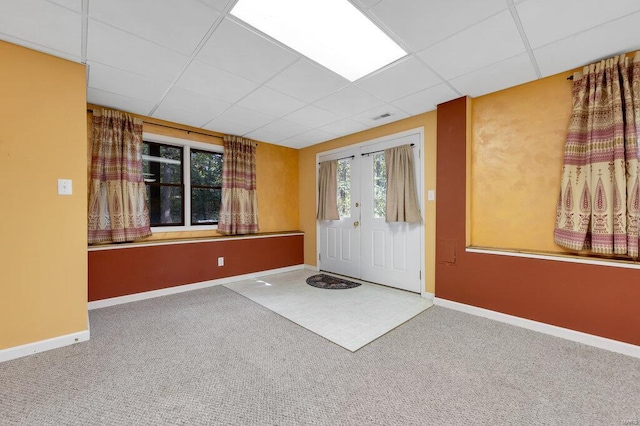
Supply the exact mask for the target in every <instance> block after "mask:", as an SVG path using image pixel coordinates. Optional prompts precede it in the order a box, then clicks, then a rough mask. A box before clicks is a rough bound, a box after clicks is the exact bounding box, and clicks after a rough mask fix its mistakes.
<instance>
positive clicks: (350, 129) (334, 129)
mask: <svg viewBox="0 0 640 426" xmlns="http://www.w3.org/2000/svg"><path fill="white" fill-rule="evenodd" d="M366 128H367V126H366V125H364V124H362V123H360V122H358V121H353V120H351V119H348V118H345V119H343V120H340V121H336V122H333V123H331V124H327V125H326V126H322V127H320V130H322V131H323V132H327V133H330V134H332V135H335V136H344V135H350V134H352V133H357V132H359V131H362V130H364V129H366Z"/></svg>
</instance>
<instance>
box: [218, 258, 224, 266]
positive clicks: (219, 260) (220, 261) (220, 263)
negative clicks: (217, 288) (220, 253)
mask: <svg viewBox="0 0 640 426" xmlns="http://www.w3.org/2000/svg"><path fill="white" fill-rule="evenodd" d="M218 266H224V257H219V258H218Z"/></svg>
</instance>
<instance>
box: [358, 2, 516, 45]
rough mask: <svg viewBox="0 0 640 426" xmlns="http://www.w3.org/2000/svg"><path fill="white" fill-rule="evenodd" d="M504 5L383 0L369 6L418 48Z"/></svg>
mask: <svg viewBox="0 0 640 426" xmlns="http://www.w3.org/2000/svg"><path fill="white" fill-rule="evenodd" d="M506 8H507V2H506V1H505V0H482V1H478V0H476V1H469V0H429V1H425V0H403V1H402V2H401V4H400V2H398V0H384V1H381V2H380V3H378V4H377V5H376V6H375V7H373V8H371V9H370V10H371V12H372V13H373V14H374V15H375V16H376V17H377V18H378V19H379V20H380V21H381V22H382V23H383V24H384V25H385V26H386V27H387V28H388V29H389V30H390V31H392V32H393V33H394V34H396V35H397V36H398V37H399V38H400V39H401V40H403V41H404V42H405V43H406V44H407V45H409V47H411V48H412V49H413V50H415V51H418V50H422V49H426V48H427V47H430V46H433V45H434V44H436V43H437V42H439V41H441V40H443V39H445V38H447V37H449V36H450V35H452V34H455V33H457V32H459V31H461V30H463V29H465V28H467V27H469V26H471V25H473V24H475V23H477V22H480V21H481V20H483V19H485V18H488V17H489V16H491V15H493V14H495V13H497V12H499V11H501V10H505V9H506Z"/></svg>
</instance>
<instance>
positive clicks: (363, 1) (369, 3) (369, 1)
mask: <svg viewBox="0 0 640 426" xmlns="http://www.w3.org/2000/svg"><path fill="white" fill-rule="evenodd" d="M381 1H382V0H355V2H356V3H359V4H360V5H361V6H362V7H366V8H370V7H373V6H375V5H376V4H378V3H380V2H381Z"/></svg>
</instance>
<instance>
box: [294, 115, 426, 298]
mask: <svg viewBox="0 0 640 426" xmlns="http://www.w3.org/2000/svg"><path fill="white" fill-rule="evenodd" d="M417 127H424V132H425V133H424V137H425V141H424V156H423V157H424V165H423V167H424V177H425V184H424V186H423V188H424V200H425V206H426V207H425V209H426V212H425V213H426V214H425V220H426V221H425V258H426V259H425V260H426V262H425V265H426V269H427V270H426V275H425V278H426V279H425V287H426V291H428V292H431V293H433V292H434V291H435V269H434V262H435V261H434V259H435V201H426V200H427V196H426V194H427V190H429V189H435V186H436V184H435V182H436V176H435V173H436V113H435V111H432V112H428V113H425V114H421V115H418V116H415V117H411V118H407V119H404V120H400V121H396V122H395V123H390V124H387V125H384V126H380V127H376V128H374V129H369V130H365V131H363V132H360V133H355V134H353V135H349V136H344V137H341V138H338V139H334V140H332V141H328V142H324V143H321V144H318V145H313V146H310V147H307V148H304V149H301V150H300V151H299V159H300V160H299V164H300V229H301V230H302V231H304V233H305V239H304V263H305V264H307V265H317V258H318V253H317V242H316V241H317V240H316V196H317V192H318V191H317V188H316V167H317V165H316V154H317V153H320V152H324V151H329V150H332V149H336V148H341V147H344V146H348V145H353V144H357V143H361V142H366V141H369V140H372V139H376V138H380V137H384V136H388V135H392V134H394V133H398V132H402V131H405V130H410V129H415V128H417ZM436 198H437V197H436Z"/></svg>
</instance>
